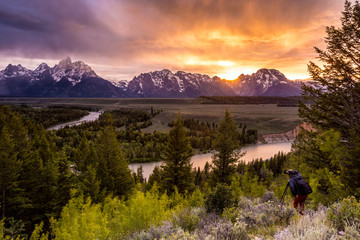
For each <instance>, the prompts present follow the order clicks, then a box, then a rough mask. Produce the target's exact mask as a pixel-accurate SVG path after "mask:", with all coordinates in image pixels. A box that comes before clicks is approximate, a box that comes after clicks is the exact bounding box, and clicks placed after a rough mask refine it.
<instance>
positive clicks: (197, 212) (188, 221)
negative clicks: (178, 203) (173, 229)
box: [172, 207, 205, 232]
mask: <svg viewBox="0 0 360 240" xmlns="http://www.w3.org/2000/svg"><path fill="white" fill-rule="evenodd" d="M204 214H205V210H204V209H202V208H187V207H185V208H183V209H181V210H180V211H178V212H177V213H175V214H174V217H173V221H172V222H173V224H174V225H176V226H179V227H180V228H182V229H183V230H184V231H188V232H192V231H194V230H195V229H196V228H197V227H198V224H199V221H200V217H201V216H203V215H204Z"/></svg>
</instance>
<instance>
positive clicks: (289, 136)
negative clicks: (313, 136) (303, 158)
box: [259, 123, 314, 143]
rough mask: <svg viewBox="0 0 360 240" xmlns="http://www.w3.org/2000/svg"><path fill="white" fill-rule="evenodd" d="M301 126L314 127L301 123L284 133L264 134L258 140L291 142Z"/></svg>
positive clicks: (308, 128) (311, 128)
mask: <svg viewBox="0 0 360 240" xmlns="http://www.w3.org/2000/svg"><path fill="white" fill-rule="evenodd" d="M302 128H303V129H305V130H314V128H313V127H312V126H311V125H310V124H309V123H302V124H300V125H299V126H297V127H296V128H294V129H292V130H290V131H287V132H284V133H271V134H264V135H262V136H260V137H259V141H260V142H266V143H278V142H292V141H294V140H295V138H296V136H297V135H298V134H299V133H300V131H301V129H302Z"/></svg>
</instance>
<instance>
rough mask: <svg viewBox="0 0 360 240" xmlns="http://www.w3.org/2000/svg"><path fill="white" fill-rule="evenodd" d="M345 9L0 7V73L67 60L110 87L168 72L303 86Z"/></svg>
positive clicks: (179, 1)
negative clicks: (282, 80)
mask: <svg viewBox="0 0 360 240" xmlns="http://www.w3.org/2000/svg"><path fill="white" fill-rule="evenodd" d="M343 7H344V1H343V0H176V1H175V0H57V1H56V0H1V1H0V70H1V69H4V68H5V67H6V66H7V65H8V64H9V63H12V64H19V63H20V64H22V65H23V66H24V67H27V68H29V69H34V68H36V67H37V66H38V65H39V64H40V63H41V62H46V63H48V64H49V65H50V66H53V65H54V64H56V63H58V62H59V60H61V59H63V58H65V57H66V56H69V57H71V59H72V60H81V61H84V62H86V63H87V64H88V65H90V66H91V67H92V68H93V69H94V70H95V72H96V73H97V74H98V75H100V76H101V77H103V78H105V79H109V80H122V79H124V80H131V79H132V78H133V77H134V76H135V75H138V74H140V73H142V72H149V71H154V70H162V69H164V68H167V69H170V70H172V71H174V72H176V71H178V70H182V71H186V72H197V73H204V74H209V75H210V76H215V75H217V76H220V77H222V78H226V79H235V78H236V77H237V76H239V75H240V74H241V73H245V74H250V73H253V72H255V71H256V70H258V69H259V68H275V69H278V70H280V71H281V72H282V73H284V74H285V76H287V77H288V78H289V79H303V78H308V77H309V76H308V73H307V64H308V62H309V61H310V60H315V58H316V56H317V55H316V53H315V52H314V48H313V47H314V46H318V47H320V48H324V47H325V44H324V36H325V26H330V25H335V26H337V25H339V23H340V16H341V11H342V10H343Z"/></svg>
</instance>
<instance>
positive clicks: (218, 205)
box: [205, 184, 233, 215]
mask: <svg viewBox="0 0 360 240" xmlns="http://www.w3.org/2000/svg"><path fill="white" fill-rule="evenodd" d="M232 205H233V202H232V192H231V188H230V187H228V186H226V185H224V184H218V185H217V186H216V187H215V188H214V189H213V191H212V192H211V193H210V195H209V196H208V198H207V199H206V201H205V207H206V210H207V212H215V213H216V214H219V215H221V214H222V213H223V211H224V209H225V208H229V207H231V206H232Z"/></svg>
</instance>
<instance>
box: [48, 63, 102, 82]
mask: <svg viewBox="0 0 360 240" xmlns="http://www.w3.org/2000/svg"><path fill="white" fill-rule="evenodd" d="M50 72H51V76H52V77H53V78H54V80H55V81H57V82H58V81H60V80H61V79H63V78H66V79H67V80H69V81H70V82H71V83H72V84H73V85H76V84H77V83H79V82H80V81H81V79H83V78H84V77H98V76H97V75H96V73H95V72H94V71H93V70H92V69H91V67H90V66H88V65H86V64H85V63H84V62H82V61H76V62H71V59H70V58H69V57H66V58H65V59H63V60H61V61H60V62H59V64H57V65H55V66H54V67H53V68H52V69H51V71H50Z"/></svg>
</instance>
